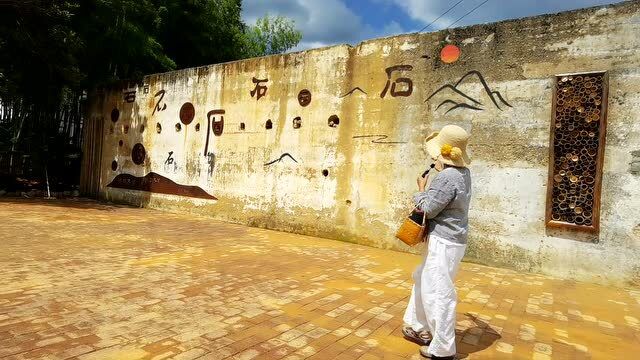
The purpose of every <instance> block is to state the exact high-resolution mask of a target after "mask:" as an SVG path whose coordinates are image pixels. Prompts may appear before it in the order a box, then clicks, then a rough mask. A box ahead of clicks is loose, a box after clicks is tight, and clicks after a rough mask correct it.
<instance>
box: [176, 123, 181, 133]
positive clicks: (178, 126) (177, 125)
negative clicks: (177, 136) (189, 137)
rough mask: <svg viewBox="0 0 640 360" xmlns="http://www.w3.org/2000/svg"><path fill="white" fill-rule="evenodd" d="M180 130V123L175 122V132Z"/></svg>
mask: <svg viewBox="0 0 640 360" xmlns="http://www.w3.org/2000/svg"><path fill="white" fill-rule="evenodd" d="M180 130H182V125H180V123H176V132H180Z"/></svg>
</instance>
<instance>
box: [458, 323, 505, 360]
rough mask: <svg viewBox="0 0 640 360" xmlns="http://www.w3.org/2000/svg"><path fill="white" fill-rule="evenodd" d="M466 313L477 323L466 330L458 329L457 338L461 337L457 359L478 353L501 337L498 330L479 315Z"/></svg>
mask: <svg viewBox="0 0 640 360" xmlns="http://www.w3.org/2000/svg"><path fill="white" fill-rule="evenodd" d="M465 315H466V316H467V317H468V318H469V319H470V320H471V321H473V322H474V323H475V325H476V326H472V327H470V328H468V329H466V330H464V331H458V330H456V338H458V339H460V343H459V345H458V354H457V355H456V358H457V359H464V358H466V357H467V356H468V355H469V354H472V353H476V352H479V351H482V350H485V349H487V348H489V347H491V346H492V345H493V344H494V343H495V342H496V341H497V340H498V339H500V338H501V336H500V334H499V333H498V331H497V330H496V329H494V328H492V327H491V326H489V324H488V323H486V322H484V321H482V320H480V319H479V318H478V317H477V316H475V315H472V314H469V313H465Z"/></svg>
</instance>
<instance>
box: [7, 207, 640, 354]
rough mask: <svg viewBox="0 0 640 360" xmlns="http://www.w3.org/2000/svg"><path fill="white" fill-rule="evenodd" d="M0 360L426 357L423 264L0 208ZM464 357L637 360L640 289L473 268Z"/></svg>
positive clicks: (257, 232) (242, 234) (290, 238)
mask: <svg viewBox="0 0 640 360" xmlns="http://www.w3.org/2000/svg"><path fill="white" fill-rule="evenodd" d="M0 217H1V218H2V219H3V220H4V221H3V224H2V226H0V269H1V273H0V358H1V359H35V358H47V359H68V358H72V359H82V360H85V359H138V358H140V359H163V358H172V357H173V358H175V359H195V358H200V359H224V358H232V359H252V358H255V359H279V358H283V359H303V358H308V359H345V360H346V359H362V360H374V359H408V358H409V359H411V358H413V359H418V358H420V357H419V355H417V350H418V347H417V346H416V345H413V344H411V343H408V342H406V341H405V340H403V339H402V338H401V335H400V327H401V325H402V324H401V322H402V320H401V319H402V313H403V310H404V307H405V304H406V301H407V296H408V294H409V291H410V286H411V282H410V279H411V276H410V274H411V271H412V270H413V268H414V267H415V266H416V265H417V264H418V262H419V261H420V259H419V257H417V256H413V255H408V254H402V253H397V252H391V251H384V250H378V249H372V248H368V247H363V246H357V245H352V244H346V243H341V242H337V241H329V240H323V239H318V238H313V237H305V236H299V235H293V234H286V233H280V232H274V231H267V230H261V229H252V228H247V227H243V226H237V225H229V224H223V223H220V222H216V221H212V220H210V219H207V218H201V217H195V216H192V215H185V214H182V215H176V214H169V213H163V212H158V211H153V210H146V209H132V208H125V207H114V206H107V205H98V204H95V203H91V202H77V201H76V202H73V201H67V202H49V203H47V202H43V201H15V202H12V201H8V200H4V201H2V202H0ZM457 286H458V295H459V297H460V300H461V303H460V305H459V307H458V311H459V314H458V326H457V328H458V337H457V339H458V344H459V345H458V350H459V357H461V358H465V357H466V358H468V359H551V358H552V359H588V358H593V359H614V358H618V359H632V358H636V356H638V353H639V352H640V291H638V290H629V289H626V290H625V289H614V288H606V287H600V286H595V285H590V284H582V283H575V282H569V281H559V280H554V279H551V278H548V277H543V276H538V275H531V274H522V273H516V272H512V271H508V270H501V269H495V268H490V267H484V266H477V265H473V264H463V266H462V269H461V273H460V275H459V278H458V281H457Z"/></svg>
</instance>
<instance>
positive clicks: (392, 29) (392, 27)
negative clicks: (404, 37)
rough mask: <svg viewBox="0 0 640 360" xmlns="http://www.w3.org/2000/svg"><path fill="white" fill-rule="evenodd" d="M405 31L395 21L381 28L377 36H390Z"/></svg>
mask: <svg viewBox="0 0 640 360" xmlns="http://www.w3.org/2000/svg"><path fill="white" fill-rule="evenodd" d="M405 32H406V31H405V30H404V29H403V28H402V26H401V25H400V24H398V23H397V22H396V21H391V22H390V23H388V24H386V25H385V26H384V27H383V28H382V32H381V33H380V35H379V36H391V35H398V34H402V33H405Z"/></svg>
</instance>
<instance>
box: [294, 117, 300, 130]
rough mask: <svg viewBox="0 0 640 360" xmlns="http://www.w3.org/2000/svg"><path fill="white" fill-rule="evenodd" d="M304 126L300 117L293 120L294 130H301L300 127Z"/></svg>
mask: <svg viewBox="0 0 640 360" xmlns="http://www.w3.org/2000/svg"><path fill="white" fill-rule="evenodd" d="M301 126H302V119H301V118H300V116H296V117H294V118H293V128H294V129H300V127H301Z"/></svg>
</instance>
